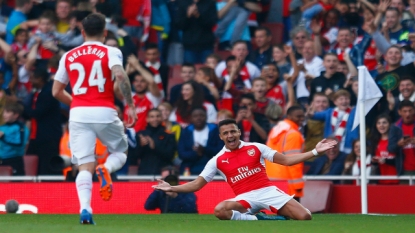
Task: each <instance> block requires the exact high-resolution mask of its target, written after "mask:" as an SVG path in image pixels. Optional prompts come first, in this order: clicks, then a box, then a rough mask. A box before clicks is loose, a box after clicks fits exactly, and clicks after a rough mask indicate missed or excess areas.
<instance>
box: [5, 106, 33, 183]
mask: <svg viewBox="0 0 415 233" xmlns="http://www.w3.org/2000/svg"><path fill="white" fill-rule="evenodd" d="M22 113H23V106H22V105H21V104H19V103H15V102H13V103H8V104H6V106H4V110H3V114H2V115H3V120H4V122H5V124H4V125H2V126H0V161H1V165H5V166H11V167H12V168H13V175H17V176H24V174H25V172H24V165H23V155H24V153H25V148H26V144H27V143H28V140H29V130H28V129H27V127H26V125H25V124H23V123H22V122H20V121H18V119H19V117H20V115H21V114H22Z"/></svg>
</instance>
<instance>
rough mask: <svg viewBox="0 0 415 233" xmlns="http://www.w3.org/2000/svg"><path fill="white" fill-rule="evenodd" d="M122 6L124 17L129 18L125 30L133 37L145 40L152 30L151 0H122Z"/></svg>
mask: <svg viewBox="0 0 415 233" xmlns="http://www.w3.org/2000/svg"><path fill="white" fill-rule="evenodd" d="M121 6H122V9H121V11H122V17H123V18H124V19H126V20H127V23H126V24H125V25H124V29H125V31H127V33H128V35H130V36H131V37H132V38H134V39H136V40H141V42H145V41H146V40H147V38H148V34H149V32H150V20H151V1H150V0H122V1H121Z"/></svg>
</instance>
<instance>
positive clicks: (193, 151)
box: [178, 105, 223, 174]
mask: <svg viewBox="0 0 415 233" xmlns="http://www.w3.org/2000/svg"><path fill="white" fill-rule="evenodd" d="M206 119H207V117H206V110H205V108H204V107H201V106H200V105H199V106H195V107H194V108H193V109H192V111H191V124H190V125H189V126H187V127H186V128H184V129H183V130H182V133H181V135H180V140H179V144H178V152H179V157H180V159H181V160H182V161H183V162H182V164H181V166H180V173H183V172H184V171H185V170H186V169H189V171H190V174H199V173H200V172H201V171H202V170H203V168H204V166H205V165H206V163H207V162H208V161H209V160H210V159H211V158H212V157H213V156H215V155H216V154H217V153H218V152H219V151H220V150H221V149H222V147H223V142H222V141H221V140H220V139H219V137H218V134H219V130H218V127H217V125H216V124H214V123H208V122H207V120H206Z"/></svg>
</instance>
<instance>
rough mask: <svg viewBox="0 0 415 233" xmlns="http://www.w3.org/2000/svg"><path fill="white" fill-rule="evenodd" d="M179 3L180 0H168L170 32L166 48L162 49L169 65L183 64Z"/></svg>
mask: <svg viewBox="0 0 415 233" xmlns="http://www.w3.org/2000/svg"><path fill="white" fill-rule="evenodd" d="M178 5H179V3H178V1H167V8H168V10H169V15H170V34H169V37H168V38H167V41H166V44H167V45H166V46H165V50H164V51H162V56H163V57H164V58H165V59H166V62H167V64H168V65H169V66H174V65H181V64H183V45H182V31H181V30H180V29H179V25H178V22H177V21H178V17H177V14H178V12H179V9H178Z"/></svg>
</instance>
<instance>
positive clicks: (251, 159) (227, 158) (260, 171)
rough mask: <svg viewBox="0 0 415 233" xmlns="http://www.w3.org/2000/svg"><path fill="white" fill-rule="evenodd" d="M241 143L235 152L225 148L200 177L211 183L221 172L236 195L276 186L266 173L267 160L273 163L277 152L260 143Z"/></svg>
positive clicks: (207, 165) (208, 164)
mask: <svg viewBox="0 0 415 233" xmlns="http://www.w3.org/2000/svg"><path fill="white" fill-rule="evenodd" d="M240 142H241V144H240V145H239V148H238V149H237V150H234V151H230V150H228V149H226V147H225V146H224V147H223V149H222V150H221V151H219V153H218V154H217V155H216V156H215V157H213V158H212V159H211V160H209V162H208V163H207V164H206V167H205V169H204V170H203V171H202V173H200V176H201V177H203V178H204V179H205V180H206V181H207V182H210V181H212V179H213V177H214V176H215V175H216V173H217V172H218V171H219V173H220V174H221V175H222V176H223V177H224V178H225V180H226V182H228V184H229V185H230V186H231V188H232V190H233V192H234V193H235V195H239V194H241V193H246V192H249V191H252V190H256V189H261V188H265V187H269V186H274V185H273V184H272V183H271V181H270V180H269V179H268V176H267V173H266V171H265V159H266V160H269V161H273V158H274V154H275V153H276V152H277V151H275V150H272V149H271V148H269V147H267V146H265V145H263V144H260V143H247V142H243V141H240Z"/></svg>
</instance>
